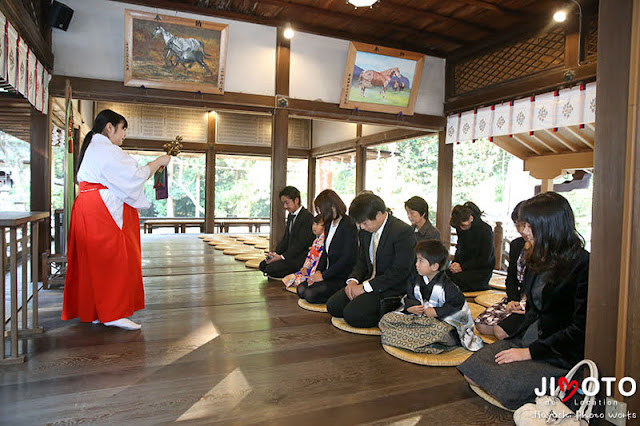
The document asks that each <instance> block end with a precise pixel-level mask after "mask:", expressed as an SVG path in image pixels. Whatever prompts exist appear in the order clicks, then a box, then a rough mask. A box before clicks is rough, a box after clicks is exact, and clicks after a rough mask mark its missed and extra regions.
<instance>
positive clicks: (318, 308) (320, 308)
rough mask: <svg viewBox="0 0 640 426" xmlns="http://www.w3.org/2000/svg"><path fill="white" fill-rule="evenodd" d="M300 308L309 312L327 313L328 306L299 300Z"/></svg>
mask: <svg viewBox="0 0 640 426" xmlns="http://www.w3.org/2000/svg"><path fill="white" fill-rule="evenodd" d="M298 306H300V307H301V308H302V309H306V310H307V311H313V312H327V305H326V304H325V303H317V304H316V303H309V302H307V301H306V300H304V299H298Z"/></svg>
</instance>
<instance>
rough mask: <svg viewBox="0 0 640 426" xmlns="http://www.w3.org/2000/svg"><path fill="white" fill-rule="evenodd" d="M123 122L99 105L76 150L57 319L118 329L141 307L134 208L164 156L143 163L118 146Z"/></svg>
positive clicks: (143, 202)
mask: <svg viewBox="0 0 640 426" xmlns="http://www.w3.org/2000/svg"><path fill="white" fill-rule="evenodd" d="M126 129H127V120H126V119H125V118H124V117H123V116H122V115H120V114H118V113H116V112H114V111H111V110H108V109H107V110H104V111H102V112H100V113H99V114H98V116H97V117H96V119H95V122H94V124H93V128H92V129H91V131H90V132H89V133H87V136H86V137H85V139H84V142H83V144H82V149H81V150H80V160H79V167H78V175H77V179H78V183H79V186H80V193H79V194H78V196H77V197H76V200H75V202H74V204H73V209H72V212H71V226H70V231H69V249H68V253H67V275H66V279H65V286H64V303H63V307H62V319H63V320H69V319H73V318H76V317H80V320H81V321H83V322H93V323H94V324H97V323H103V324H104V325H106V326H112V327H119V328H122V329H125V330H138V329H140V327H141V326H140V325H139V324H136V323H135V322H133V321H131V320H129V319H128V318H127V317H128V316H131V315H132V314H133V313H134V312H135V311H137V310H140V309H143V308H144V289H143V286H142V267H141V256H140V222H139V219H138V212H137V210H136V209H139V208H148V207H149V206H150V204H149V201H148V200H147V198H146V197H145V195H144V187H143V185H144V182H145V181H146V180H147V179H149V177H151V176H153V174H154V173H155V172H156V171H157V170H158V169H159V168H160V167H161V166H166V165H167V164H169V161H170V159H171V157H169V156H168V155H161V156H160V157H158V158H156V159H155V160H153V161H151V162H150V163H148V164H147V165H145V166H140V165H139V164H138V162H137V161H136V160H134V159H133V158H132V157H131V156H129V155H128V154H127V153H125V152H124V151H123V150H122V149H121V148H120V146H121V145H122V143H123V141H124V138H125V136H126Z"/></svg>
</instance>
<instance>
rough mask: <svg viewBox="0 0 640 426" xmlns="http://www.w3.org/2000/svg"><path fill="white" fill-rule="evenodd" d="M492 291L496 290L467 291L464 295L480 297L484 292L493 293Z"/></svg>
mask: <svg viewBox="0 0 640 426" xmlns="http://www.w3.org/2000/svg"><path fill="white" fill-rule="evenodd" d="M491 293H495V290H480V291H465V292H464V293H462V294H464V297H466V298H467V299H469V298H474V297H478V296H480V295H483V294H491Z"/></svg>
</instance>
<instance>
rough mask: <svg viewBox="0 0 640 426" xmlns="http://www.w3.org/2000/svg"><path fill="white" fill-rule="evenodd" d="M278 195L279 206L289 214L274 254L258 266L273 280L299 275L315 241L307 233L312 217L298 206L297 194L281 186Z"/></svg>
mask: <svg viewBox="0 0 640 426" xmlns="http://www.w3.org/2000/svg"><path fill="white" fill-rule="evenodd" d="M279 195H280V201H281V202H282V206H283V207H284V208H285V210H287V211H288V212H289V215H288V216H287V226H286V228H285V231H284V237H282V240H280V242H279V243H278V245H277V246H276V251H275V252H271V253H269V254H267V258H266V260H263V261H262V262H260V270H261V271H262V272H263V273H264V274H265V275H269V276H271V277H274V278H282V277H284V276H286V275H289V274H292V273H294V272H296V271H299V270H300V268H302V265H303V264H304V261H305V259H306V258H307V253H308V252H309V247H310V246H311V244H313V240H314V238H315V235H313V231H312V230H311V224H312V223H313V215H312V214H311V212H310V211H309V210H307V209H305V208H304V207H302V206H301V205H300V191H298V189H297V188H295V187H293V186H285V187H284V189H283V190H282V191H280V194H279Z"/></svg>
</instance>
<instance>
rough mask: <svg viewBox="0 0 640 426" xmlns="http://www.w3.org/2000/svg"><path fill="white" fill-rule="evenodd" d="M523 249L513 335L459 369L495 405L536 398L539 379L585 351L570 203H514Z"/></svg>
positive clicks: (584, 272)
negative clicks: (521, 298)
mask: <svg viewBox="0 0 640 426" xmlns="http://www.w3.org/2000/svg"><path fill="white" fill-rule="evenodd" d="M520 220H521V221H522V222H523V223H524V230H523V234H524V235H526V240H527V241H528V242H530V243H531V245H532V248H531V250H529V251H528V252H527V256H526V263H527V270H526V272H525V276H524V289H525V293H526V296H527V309H526V313H525V314H524V320H523V322H522V325H521V326H520V329H519V330H518V332H517V333H516V335H515V336H514V337H511V338H508V339H505V340H501V341H498V342H496V343H493V344H491V345H488V346H485V347H484V348H483V349H482V350H480V351H478V352H476V353H475V354H473V355H472V356H471V357H469V358H468V359H467V360H466V361H465V362H464V363H463V364H461V365H460V366H459V367H458V370H460V371H461V372H462V374H464V376H465V378H466V379H467V381H469V383H471V384H473V385H476V386H479V387H481V388H483V389H484V390H485V391H487V392H488V393H490V394H491V395H493V397H495V398H496V399H497V400H498V401H500V403H502V405H504V406H505V407H507V408H509V409H516V408H518V407H520V406H521V405H523V404H525V403H527V402H533V401H534V399H535V393H534V389H536V388H537V387H539V386H540V383H541V382H542V380H543V378H550V377H555V378H556V379H557V378H558V377H560V376H564V375H565V374H566V373H567V372H568V370H569V369H570V368H571V367H572V366H573V365H574V364H576V363H577V362H578V361H580V360H581V359H583V357H584V340H585V326H586V315H587V285H588V274H589V253H588V252H587V251H585V250H584V248H583V247H584V240H583V239H582V237H581V236H580V234H578V232H577V231H576V227H575V220H574V216H573V211H572V210H571V206H570V205H569V202H568V201H567V200H566V199H565V198H564V197H563V196H561V195H559V194H557V193H555V192H545V193H542V194H539V195H536V196H535V197H533V198H531V199H529V200H527V201H525V202H524V204H523V205H522V207H521V208H520Z"/></svg>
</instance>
